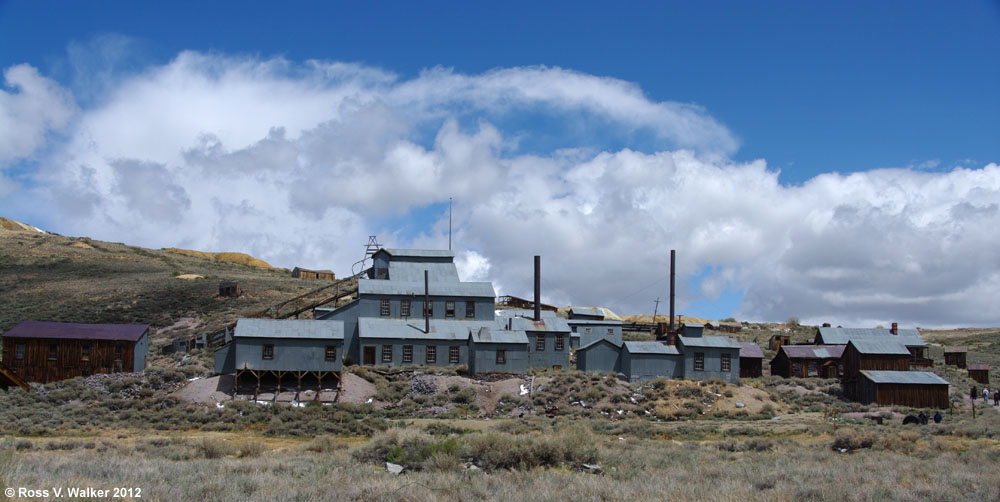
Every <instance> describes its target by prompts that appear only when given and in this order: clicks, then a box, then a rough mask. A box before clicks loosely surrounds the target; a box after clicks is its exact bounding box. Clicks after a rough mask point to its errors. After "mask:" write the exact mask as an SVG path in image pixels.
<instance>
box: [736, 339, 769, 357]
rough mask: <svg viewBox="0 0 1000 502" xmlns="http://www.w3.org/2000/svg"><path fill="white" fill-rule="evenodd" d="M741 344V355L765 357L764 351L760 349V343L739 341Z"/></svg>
mask: <svg viewBox="0 0 1000 502" xmlns="http://www.w3.org/2000/svg"><path fill="white" fill-rule="evenodd" d="M738 343H739V344H740V357H752V358H756V359H764V351H763V350H761V349H760V345H757V344H756V343H753V342H738Z"/></svg>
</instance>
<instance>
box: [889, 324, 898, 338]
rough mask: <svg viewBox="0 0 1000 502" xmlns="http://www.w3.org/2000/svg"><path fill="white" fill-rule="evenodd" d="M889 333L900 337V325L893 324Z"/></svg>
mask: <svg viewBox="0 0 1000 502" xmlns="http://www.w3.org/2000/svg"><path fill="white" fill-rule="evenodd" d="M889 333H892V334H894V335H898V334H899V324H897V323H892V329H890V330H889Z"/></svg>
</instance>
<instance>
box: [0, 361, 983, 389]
mask: <svg viewBox="0 0 1000 502" xmlns="http://www.w3.org/2000/svg"><path fill="white" fill-rule="evenodd" d="M5 360H6V359H5ZM969 378H971V379H973V380H975V381H977V382H979V383H981V384H983V385H989V384H990V370H969Z"/></svg>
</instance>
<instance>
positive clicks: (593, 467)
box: [580, 464, 604, 474]
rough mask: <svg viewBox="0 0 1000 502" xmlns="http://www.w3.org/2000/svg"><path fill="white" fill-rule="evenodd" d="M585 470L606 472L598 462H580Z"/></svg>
mask: <svg viewBox="0 0 1000 502" xmlns="http://www.w3.org/2000/svg"><path fill="white" fill-rule="evenodd" d="M580 467H583V470H584V471H586V472H589V473H591V474H604V470H603V469H601V466H599V465H597V464H580Z"/></svg>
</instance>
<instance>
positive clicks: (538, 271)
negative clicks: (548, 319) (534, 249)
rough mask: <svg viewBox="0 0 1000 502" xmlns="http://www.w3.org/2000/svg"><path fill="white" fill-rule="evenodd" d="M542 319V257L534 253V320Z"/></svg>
mask: <svg viewBox="0 0 1000 502" xmlns="http://www.w3.org/2000/svg"><path fill="white" fill-rule="evenodd" d="M541 320H542V257H541V256H538V255H535V322H538V321H541Z"/></svg>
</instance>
